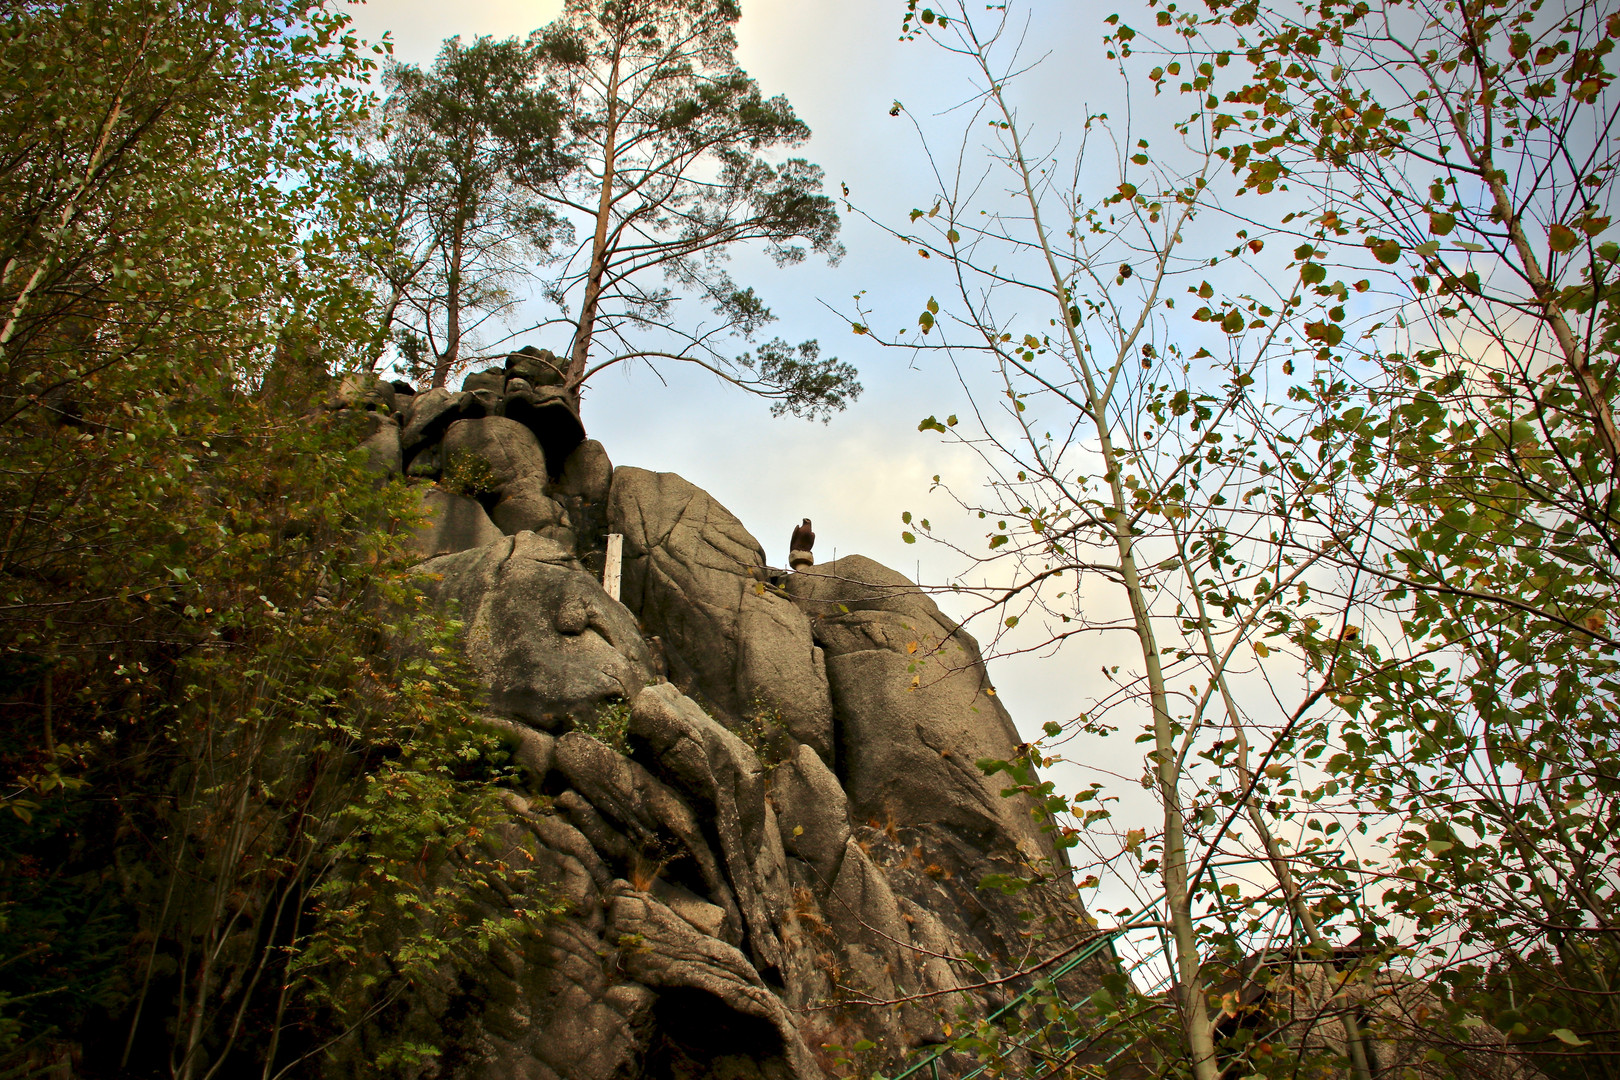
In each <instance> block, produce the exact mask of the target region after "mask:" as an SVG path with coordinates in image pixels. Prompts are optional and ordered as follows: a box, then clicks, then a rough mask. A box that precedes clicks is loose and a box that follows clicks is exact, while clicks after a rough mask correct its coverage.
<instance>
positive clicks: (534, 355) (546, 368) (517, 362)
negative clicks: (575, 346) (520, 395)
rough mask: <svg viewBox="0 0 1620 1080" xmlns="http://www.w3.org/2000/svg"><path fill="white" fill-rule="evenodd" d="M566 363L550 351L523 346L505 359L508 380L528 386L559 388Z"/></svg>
mask: <svg viewBox="0 0 1620 1080" xmlns="http://www.w3.org/2000/svg"><path fill="white" fill-rule="evenodd" d="M567 366H568V361H567V360H565V359H563V358H561V357H559V356H558V355H557V354H556V353H554V352H552V351H551V350H550V349H537V348H535V347H534V346H533V345H525V346H523V348H521V349H519V350H518V351H517V352H515V353H509V354H508V355H507V357H506V377H507V379H508V380H512V379H522V380H523V381H524V382H526V383H528V384H529V385H530V386H561V385H562V384H563V375H564V370H565V369H566V368H567Z"/></svg>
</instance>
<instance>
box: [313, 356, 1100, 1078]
mask: <svg viewBox="0 0 1620 1080" xmlns="http://www.w3.org/2000/svg"><path fill="white" fill-rule="evenodd" d="M548 360H550V357H549V355H548V354H544V353H539V352H535V351H533V350H529V351H526V352H524V353H518V354H514V355H513V356H512V357H511V358H510V359H509V360H508V362H507V365H506V367H505V369H504V370H503V369H492V370H490V371H487V372H481V373H478V374H475V375H472V376H469V377H468V379H467V381H466V384H465V385H464V388H463V389H462V391H460V392H459V393H450V392H446V391H444V390H435V391H432V392H429V393H425V394H410V393H408V392H407V391H408V390H409V388H408V387H406V386H404V385H403V384H396V385H390V384H386V383H380V382H379V383H371V382H367V381H364V380H361V381H352V382H350V383H349V384H347V386H346V389H345V393H344V395H343V402H344V403H345V404H346V405H347V407H349V408H353V409H363V410H366V411H369V412H371V413H372V421H373V434H372V435H371V437H370V438H369V439H368V441H367V448H368V450H369V451H370V452H371V454H372V455H373V458H374V460H375V461H376V463H377V465H378V467H379V468H380V469H382V470H384V471H387V472H390V473H394V474H396V475H400V476H403V477H405V478H406V479H407V482H411V483H414V484H418V485H419V486H420V487H421V491H422V500H423V503H424V507H425V510H426V521H427V524H426V525H425V526H424V527H423V528H422V530H421V531H420V532H419V533H418V534H417V536H416V538H415V543H416V544H417V545H418V548H419V550H420V551H421V553H422V555H423V556H424V558H423V561H422V562H421V563H420V565H419V567H418V568H417V571H416V572H417V573H418V574H419V575H420V580H421V583H422V585H423V587H424V589H425V590H426V591H427V592H428V593H429V594H430V595H431V596H432V597H433V598H434V599H435V600H437V601H438V602H440V603H442V604H444V605H446V607H447V608H449V609H450V610H451V611H452V612H453V613H454V614H455V615H456V616H457V617H458V618H459V619H460V620H461V621H462V624H463V627H464V629H463V637H464V642H465V646H466V649H467V653H468V657H469V659H470V661H471V663H472V664H473V666H474V667H475V669H476V670H477V672H478V673H479V676H480V678H481V680H482V682H483V684H484V689H485V691H486V697H485V720H486V722H487V723H488V724H489V725H490V726H491V727H492V728H493V729H495V730H497V731H498V732H500V733H501V736H502V738H503V739H504V740H505V741H506V743H507V745H508V746H509V747H510V750H511V754H512V757H513V759H514V761H515V762H516V763H517V764H518V765H519V766H520V773H519V776H520V782H518V783H515V784H514V785H513V786H512V789H511V790H510V791H509V793H508V794H507V796H506V805H507V808H508V810H509V818H508V820H507V821H506V822H505V823H504V825H503V828H502V835H501V836H500V837H499V844H500V845H501V846H502V857H503V858H506V859H509V860H520V861H522V862H524V863H526V864H531V865H533V866H535V867H537V868H538V869H539V871H540V873H539V875H538V876H539V878H540V880H542V881H543V882H544V884H545V887H546V888H548V889H549V890H552V892H553V893H554V895H555V896H556V897H557V898H559V899H561V900H562V901H564V903H565V905H566V912H567V913H566V915H564V916H563V917H561V918H560V919H557V920H554V921H552V922H550V923H548V924H547V925H546V926H545V927H544V929H543V930H541V931H538V932H536V933H533V934H530V935H526V936H525V937H523V938H522V940H521V941H520V942H518V943H517V944H515V945H513V946H511V947H497V949H496V951H495V953H494V954H493V955H491V957H490V959H489V963H488V965H487V966H486V967H483V968H482V969H480V970H476V971H474V970H456V971H447V972H445V973H444V977H443V979H442V980H441V982H440V984H439V985H438V987H437V988H436V989H435V991H434V992H433V993H432V994H429V995H424V996H422V997H420V998H419V999H418V1000H415V1001H412V1002H411V1003H409V1005H408V1007H404V1006H402V1007H399V1008H395V1009H393V1010H392V1011H391V1012H390V1013H388V1014H387V1015H386V1016H385V1017H384V1018H383V1019H382V1020H379V1021H378V1024H377V1025H376V1029H375V1031H373V1032H371V1033H369V1035H368V1038H374V1039H375V1040H377V1041H378V1042H379V1043H380V1042H381V1041H382V1040H386V1039H398V1038H400V1037H401V1036H405V1037H408V1038H418V1039H421V1040H422V1041H424V1042H427V1043H431V1044H432V1045H435V1046H439V1047H441V1048H442V1051H443V1052H442V1054H441V1056H440V1057H439V1058H438V1059H437V1064H436V1065H435V1066H433V1067H432V1068H431V1069H429V1070H428V1072H427V1073H426V1074H424V1075H444V1076H452V1075H453V1076H456V1077H462V1078H469V1080H472V1078H489V1080H496V1078H500V1080H507V1078H512V1080H516V1078H525V1080H527V1078H536V1080H553V1078H556V1080H610V1078H614V1077H635V1076H659V1077H662V1076H670V1077H707V1076H715V1077H720V1076H725V1077H738V1078H745V1077H753V1076H760V1077H771V1078H773V1080H775V1078H781V1080H787V1078H790V1077H791V1078H799V1080H810V1078H815V1077H820V1076H823V1075H827V1074H828V1072H829V1071H831V1069H830V1062H831V1059H832V1056H833V1055H832V1053H831V1052H830V1051H828V1050H827V1047H829V1046H840V1047H850V1046H854V1045H855V1044H857V1043H859V1042H861V1041H862V1040H866V1041H869V1042H870V1043H872V1044H873V1045H874V1048H875V1049H874V1050H872V1051H870V1053H872V1054H874V1055H876V1056H877V1057H878V1058H879V1059H880V1060H884V1061H887V1062H897V1061H899V1060H901V1059H902V1058H903V1057H904V1056H905V1055H906V1054H907V1053H908V1052H911V1051H913V1050H915V1049H916V1048H917V1047H919V1046H923V1045H926V1044H929V1043H931V1042H937V1041H938V1040H939V1039H940V1031H941V1023H942V1021H943V1020H947V1019H950V1018H953V1017H955V1016H957V1015H958V1013H959V1011H961V1010H965V1012H966V1013H967V1014H968V1015H974V1014H981V1015H982V1014H983V1013H984V1012H985V1011H986V1010H988V1009H991V1008H993V1007H994V1006H995V1005H996V1004H997V1003H998V1002H999V1001H1001V1000H1004V999H1005V997H1006V996H1008V995H1009V994H1010V993H1011V992H1012V991H1013V990H1014V989H1016V984H1001V985H997V986H985V985H981V984H983V983H984V982H985V979H984V976H983V975H982V974H981V973H980V972H981V969H980V968H978V967H976V966H975V965H976V962H984V961H987V962H988V963H989V964H990V965H992V966H993V968H994V969H995V970H996V971H997V972H998V973H1006V972H1011V971H1016V970H1019V969H1020V968H1021V967H1024V966H1027V965H1029V964H1031V963H1034V962H1038V961H1039V960H1040V959H1042V958H1044V957H1046V956H1050V955H1052V954H1055V953H1057V952H1060V951H1062V950H1063V949H1064V948H1065V947H1066V946H1069V945H1072V944H1073V943H1074V942H1076V941H1078V940H1080V939H1082V938H1085V937H1087V936H1089V934H1090V933H1091V931H1090V928H1089V924H1088V922H1087V921H1086V918H1085V914H1084V912H1083V911H1082V910H1081V908H1080V907H1079V905H1078V902H1077V901H1076V899H1075V898H1074V894H1073V890H1072V888H1068V887H1066V884H1067V875H1066V874H1065V873H1064V872H1063V871H1064V868H1065V867H1066V863H1065V861H1064V859H1063V856H1062V853H1061V852H1060V851H1058V850H1056V849H1055V848H1054V846H1053V844H1052V842H1051V839H1050V836H1049V835H1048V833H1047V831H1046V830H1045V829H1043V825H1044V824H1045V822H1044V819H1043V818H1042V816H1041V814H1040V812H1039V810H1038V809H1037V808H1036V807H1035V806H1034V805H1033V804H1032V803H1031V802H1030V801H1028V800H1027V799H1024V798H1022V797H1014V798H1007V797H1003V795H1002V790H1003V788H1004V787H1005V786H1006V785H1005V781H1004V779H1003V778H1001V777H988V776H986V775H985V773H984V772H983V771H981V769H980V768H979V767H978V764H977V763H978V762H980V761H981V760H984V759H992V760H993V759H1008V758H1012V757H1014V756H1015V754H1016V752H1017V751H1016V746H1017V744H1018V743H1019V741H1020V740H1019V736H1018V734H1017V732H1016V730H1015V729H1014V727H1013V724H1012V722H1011V720H1010V718H1009V717H1008V715H1007V712H1006V710H1005V709H1004V708H1003V707H1002V705H1001V703H1000V701H999V700H998V699H997V698H996V696H995V694H994V691H993V689H992V688H991V684H990V682H989V680H988V678H987V676H986V673H985V669H984V665H983V662H982V660H981V658H980V654H979V650H978V647H977V645H976V643H975V642H974V640H973V638H972V637H971V636H970V635H969V634H968V633H967V632H966V631H964V630H963V629H962V628H961V627H960V626H958V625H957V624H956V623H955V622H953V621H952V620H951V619H949V618H948V617H946V616H945V615H944V614H942V613H941V612H940V610H939V608H938V607H937V606H936V605H935V604H934V602H933V601H932V600H931V599H929V597H928V596H926V595H925V594H924V593H923V592H922V591H921V590H920V589H918V588H917V587H916V586H915V585H914V584H912V583H911V582H909V581H908V580H906V579H905V578H904V577H902V576H901V575H899V574H897V573H895V572H894V571H892V570H889V569H887V568H885V567H883V566H881V565H879V564H878V563H876V562H874V561H872V560H870V559H867V558H864V557H862V556H859V555H852V556H847V557H845V558H842V559H839V560H837V561H835V562H831V563H826V564H822V565H814V566H809V567H804V568H801V569H800V570H798V571H796V572H792V573H788V572H784V571H781V570H777V569H773V568H772V567H770V566H769V565H768V564H767V560H766V557H765V552H764V550H763V549H762V548H761V546H760V544H759V542H758V541H757V540H755V539H754V537H753V536H751V535H750V534H749V532H748V530H747V529H746V528H744V526H743V524H742V523H741V522H740V521H739V520H738V519H737V517H736V516H734V515H733V514H732V513H731V512H729V511H728V510H727V509H726V508H725V507H723V506H721V505H720V504H719V503H717V502H716V501H715V500H714V499H713V498H711V497H710V496H709V495H708V494H706V493H705V492H704V491H703V490H701V489H700V488H698V487H696V486H695V485H693V484H691V483H689V482H688V481H686V480H684V479H682V478H681V477H679V476H676V475H673V474H670V473H657V472H650V471H647V470H645V469H639V468H629V467H619V468H614V467H613V466H612V465H611V463H610V462H609V460H608V457H607V454H606V452H605V451H604V449H603V448H602V446H601V445H599V444H598V443H596V442H594V441H592V440H588V439H585V438H584V431H583V429H582V428H581V426H580V424H579V421H578V418H577V417H578V413H577V405H576V403H574V402H572V401H570V400H568V399H566V398H565V397H564V396H563V395H562V394H561V393H560V391H558V390H557V389H556V388H555V387H554V386H547V385H546V380H547V372H548V371H549V370H551V369H550V365H549V364H548V363H547V361H548ZM610 533H616V534H619V535H620V536H622V537H623V541H622V543H623V571H622V582H623V584H622V593H621V596H620V598H619V599H614V598H613V597H611V596H610V595H609V594H608V592H607V591H605V590H604V587H603V584H602V568H603V559H604V549H605V541H606V537H607V535H608V534H610ZM990 874H1014V875H1020V876H1026V877H1027V876H1032V875H1033V876H1037V877H1043V876H1044V879H1045V881H1046V882H1047V884H1044V885H1037V886H1035V887H1034V888H1030V889H1027V890H1024V891H1022V892H1019V893H1017V894H1016V895H1010V894H1007V893H1003V892H1001V891H999V890H996V889H984V888H980V887H979V886H980V882H981V880H982V879H984V878H985V877H986V876H987V875H990ZM1072 978H1073V979H1074V981H1075V982H1076V987H1077V988H1078V986H1079V985H1081V984H1082V983H1084V982H1086V981H1088V977H1087V976H1085V975H1084V974H1083V973H1082V974H1080V975H1076V976H1073V977H1072ZM953 991H955V992H953ZM366 1041H367V1040H366V1039H363V1040H362V1041H361V1042H360V1043H359V1044H357V1045H356V1047H355V1060H356V1061H361V1060H364V1057H365V1054H366V1046H365V1043H366ZM435 1070H437V1072H435Z"/></svg>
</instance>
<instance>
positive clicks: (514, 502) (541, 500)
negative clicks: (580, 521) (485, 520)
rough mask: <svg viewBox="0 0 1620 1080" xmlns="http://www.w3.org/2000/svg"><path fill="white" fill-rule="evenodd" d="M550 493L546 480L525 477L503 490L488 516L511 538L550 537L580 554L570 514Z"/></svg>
mask: <svg viewBox="0 0 1620 1080" xmlns="http://www.w3.org/2000/svg"><path fill="white" fill-rule="evenodd" d="M547 491H548V488H547V486H546V481H545V478H544V477H543V476H525V477H523V478H522V479H520V480H517V481H514V482H513V483H510V484H507V485H506V486H505V487H504V488H503V489H502V490H501V501H500V502H498V503H496V504H495V506H494V507H493V508H492V509H491V510H490V512H489V516H490V518H491V520H493V521H494V522H495V524H496V525H497V526H499V527H500V530H501V531H502V532H503V533H505V534H506V535H508V536H515V535H517V534H518V533H520V532H535V533H539V534H540V535H541V536H547V537H550V538H551V539H553V540H555V541H557V542H558V543H559V544H561V545H562V546H563V547H565V548H567V549H568V550H570V551H577V550H578V545H577V543H576V537H575V535H574V529H573V522H572V521H571V520H570V518H569V514H568V511H567V509H565V508H564V507H563V504H562V503H560V502H558V501H557V500H556V499H553V498H552V497H551V496H550V495H549V494H547Z"/></svg>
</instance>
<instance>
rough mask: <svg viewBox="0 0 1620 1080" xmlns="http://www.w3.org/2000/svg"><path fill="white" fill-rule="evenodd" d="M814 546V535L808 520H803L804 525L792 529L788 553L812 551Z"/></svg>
mask: <svg viewBox="0 0 1620 1080" xmlns="http://www.w3.org/2000/svg"><path fill="white" fill-rule="evenodd" d="M815 546H816V534H815V533H814V532H812V531H811V529H810V519H809V518H805V519H804V524H802V525H796V526H794V528H793V539H792V540H790V541H788V550H789V551H812V550H814V549H815Z"/></svg>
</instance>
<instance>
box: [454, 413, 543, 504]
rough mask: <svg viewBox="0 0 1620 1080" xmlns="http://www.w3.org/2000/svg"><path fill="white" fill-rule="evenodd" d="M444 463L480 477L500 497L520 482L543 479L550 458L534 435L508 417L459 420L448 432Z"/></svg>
mask: <svg viewBox="0 0 1620 1080" xmlns="http://www.w3.org/2000/svg"><path fill="white" fill-rule="evenodd" d="M442 445H443V447H444V451H443V452H444V464H445V467H446V468H449V469H454V468H457V467H459V468H460V469H461V470H462V471H463V472H464V473H466V474H468V475H476V476H478V477H479V480H480V483H481V484H484V485H487V486H485V487H484V488H483V490H484V491H486V492H488V493H489V494H491V495H494V496H499V495H500V494H501V493H502V492H504V491H505V490H506V489H507V488H508V487H509V486H511V485H512V484H513V483H514V482H516V481H518V480H520V479H525V478H529V479H535V478H538V479H540V480H543V479H544V478H545V475H546V457H545V455H544V454H543V453H541V451H540V442H539V440H537V439H536V438H535V437H534V432H532V431H530V430H529V429H528V428H526V427H524V426H523V425H522V424H519V423H518V422H517V421H515V420H508V419H507V418H506V417H504V416H484V417H480V418H478V419H476V420H457V421H456V422H455V423H453V424H451V425H450V426H449V427H448V428H446V429H445V432H444V440H443V444H442Z"/></svg>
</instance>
